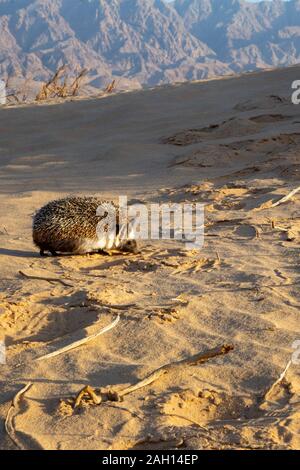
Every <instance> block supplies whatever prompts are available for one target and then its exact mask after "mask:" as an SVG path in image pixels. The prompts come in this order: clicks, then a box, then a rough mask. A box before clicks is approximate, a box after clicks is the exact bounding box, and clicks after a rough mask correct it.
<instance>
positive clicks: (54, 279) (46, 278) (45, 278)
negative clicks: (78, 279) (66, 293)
mask: <svg viewBox="0 0 300 470" xmlns="http://www.w3.org/2000/svg"><path fill="white" fill-rule="evenodd" d="M19 273H20V274H21V275H22V276H24V277H26V278H27V279H37V280H40V281H48V282H59V283H60V284H62V285H63V286H66V287H73V284H71V283H69V282H67V281H64V280H63V279H60V278H59V277H55V276H53V277H52V276H35V275H32V274H28V273H26V271H19Z"/></svg>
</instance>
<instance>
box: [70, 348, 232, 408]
mask: <svg viewBox="0 0 300 470" xmlns="http://www.w3.org/2000/svg"><path fill="white" fill-rule="evenodd" d="M233 349H234V347H233V346H232V345H223V346H221V347H218V348H214V349H211V350H208V351H205V352H202V353H198V354H195V355H194V356H191V357H189V358H187V359H182V360H181V361H177V362H170V363H169V364H166V365H164V366H162V367H160V368H159V369H157V370H155V371H154V372H152V374H150V375H148V376H147V377H146V378H145V379H143V380H141V381H139V382H137V383H136V384H134V385H130V386H129V387H127V388H125V389H123V390H121V391H118V392H117V391H113V390H111V391H109V392H107V393H103V394H101V395H100V396H98V395H96V399H95V397H94V396H92V394H91V391H92V392H93V394H95V391H94V389H93V388H91V387H89V388H87V387H85V388H84V389H83V390H81V391H80V392H79V394H78V395H77V397H76V399H75V405H74V406H75V408H76V407H78V406H80V404H81V401H82V399H83V397H84V395H85V394H88V395H89V396H90V398H92V400H93V402H94V403H95V402H96V401H97V403H95V404H100V403H101V402H102V400H103V399H104V400H105V401H122V399H123V397H124V396H125V395H128V394H129V393H132V392H135V391H136V390H139V389H141V388H144V387H146V386H147V385H150V384H152V383H153V382H155V381H156V380H158V379H159V378H160V377H162V376H163V375H165V374H167V373H169V372H171V371H173V370H174V369H177V368H178V367H183V366H195V365H199V364H203V363H205V362H207V361H208V360H209V359H212V358H214V357H217V356H223V355H225V354H228V353H229V352H230V351H232V350H233Z"/></svg>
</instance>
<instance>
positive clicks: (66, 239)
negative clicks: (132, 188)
mask: <svg viewBox="0 0 300 470" xmlns="http://www.w3.org/2000/svg"><path fill="white" fill-rule="evenodd" d="M100 206H101V209H102V213H103V215H97V210H98V208H99V207H100ZM112 206H113V208H114V209H115V215H116V217H115V218H116V221H115V230H114V231H112V232H111V233H108V227H109V224H108V221H109V220H111V219H109V209H110V208H111V207H112ZM103 209H104V210H103ZM102 213H101V214H102ZM98 214H99V212H98ZM119 215H120V213H119V210H118V206H116V204H115V203H113V202H112V201H103V200H101V199H99V198H96V197H92V196H84V197H81V196H69V197H66V198H63V199H57V200H55V201H51V202H49V203H48V204H46V205H45V206H43V207H42V208H41V209H40V210H38V211H37V212H36V214H35V215H34V217H33V227H32V229H33V230H32V237H33V242H34V244H35V245H36V246H37V247H38V248H39V249H40V255H41V256H47V254H46V253H47V252H50V253H51V254H52V255H53V256H58V254H62V253H64V254H87V253H93V252H98V253H102V254H103V253H105V252H106V251H105V250H110V249H118V250H120V251H122V252H127V253H134V254H136V253H137V243H136V240H134V236H133V233H130V234H129V235H128V236H126V238H125V237H124V235H121V234H123V233H124V227H125V226H124V225H122V227H120V223H119V221H120V217H119ZM99 223H100V224H101V227H103V231H102V232H100V233H99ZM126 233H127V226H126Z"/></svg>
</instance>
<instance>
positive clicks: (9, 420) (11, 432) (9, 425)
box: [5, 383, 32, 450]
mask: <svg viewBox="0 0 300 470" xmlns="http://www.w3.org/2000/svg"><path fill="white" fill-rule="evenodd" d="M31 386H32V383H28V384H27V385H25V387H23V388H22V389H21V390H20V391H19V392H18V393H17V394H16V395H15V396H14V398H13V400H12V404H11V406H10V408H9V410H8V413H7V416H6V420H5V430H6V432H7V434H8V436H9V437H10V439H11V440H12V442H13V443H14V444H15V445H16V446H17V447H18V448H19V449H21V450H25V447H24V446H23V445H22V444H21V443H20V442H19V441H18V439H17V437H16V431H15V427H14V424H13V418H14V416H15V415H16V414H17V412H18V408H19V402H20V400H21V399H22V397H23V396H24V395H25V393H26V392H27V390H29V389H30V387H31Z"/></svg>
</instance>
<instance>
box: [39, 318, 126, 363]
mask: <svg viewBox="0 0 300 470" xmlns="http://www.w3.org/2000/svg"><path fill="white" fill-rule="evenodd" d="M119 321H120V315H118V316H117V318H116V319H115V320H114V321H113V322H112V323H111V324H110V325H108V326H105V327H104V328H102V330H100V331H98V333H94V334H93V335H90V336H87V337H86V338H82V339H80V340H78V341H74V342H73V343H71V344H68V346H65V347H63V348H61V349H57V350H56V351H53V352H52V353H49V354H46V355H45V356H41V357H38V358H37V359H35V360H36V361H44V360H46V359H51V358H53V357H56V356H59V355H60V354H64V353H66V352H69V351H72V350H73V349H76V348H79V347H80V346H82V345H83V344H86V343H89V342H90V341H92V340H93V339H95V338H98V336H101V335H103V334H104V333H106V332H107V331H110V330H112V329H113V328H114V327H115V326H117V324H118V323H119Z"/></svg>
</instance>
